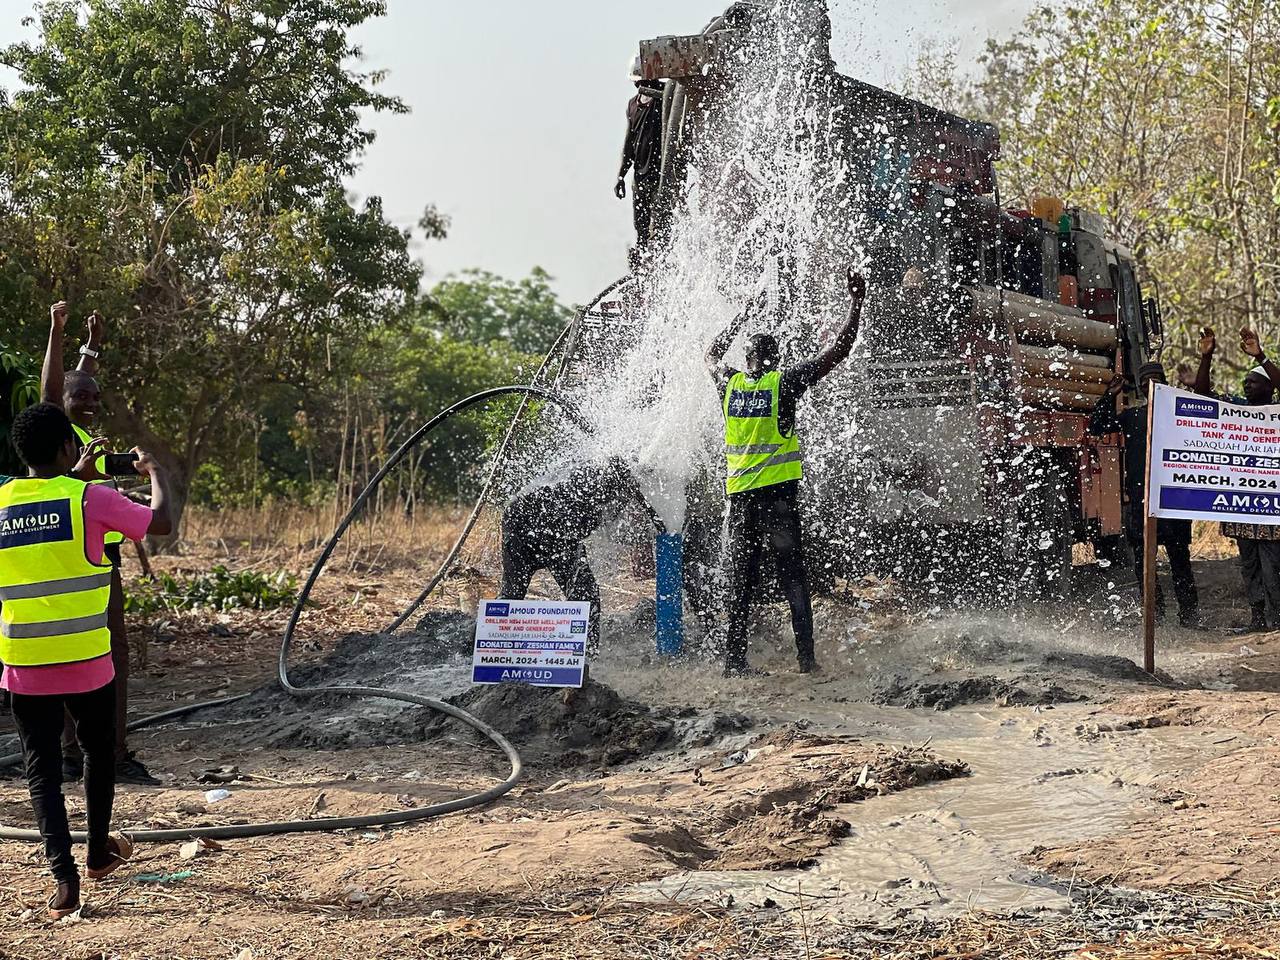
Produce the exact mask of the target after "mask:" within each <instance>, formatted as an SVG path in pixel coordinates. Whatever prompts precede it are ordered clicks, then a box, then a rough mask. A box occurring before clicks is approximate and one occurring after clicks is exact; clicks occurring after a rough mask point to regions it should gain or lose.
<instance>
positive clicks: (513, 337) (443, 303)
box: [425, 267, 574, 353]
mask: <svg viewBox="0 0 1280 960" xmlns="http://www.w3.org/2000/svg"><path fill="white" fill-rule="evenodd" d="M551 280H552V277H551V276H550V275H549V274H548V273H547V272H546V271H545V270H543V269H542V268H541V267H534V268H533V270H532V271H530V273H529V276H527V277H525V278H524V279H523V280H507V279H505V278H504V277H499V276H498V275H496V274H493V273H490V272H489V271H487V270H474V269H473V270H463V271H462V272H461V273H460V274H457V275H453V276H449V277H446V278H445V279H444V280H441V281H440V282H439V283H437V284H436V285H435V287H433V288H432V290H431V293H430V295H429V296H428V297H427V298H426V301H425V310H426V311H427V312H428V313H430V314H433V315H434V316H435V317H436V318H437V319H436V322H437V324H438V325H439V328H440V329H441V330H442V331H444V332H445V333H447V334H448V335H449V336H451V337H454V338H456V339H459V340H468V341H471V342H473V343H486V342H489V341H493V340H502V341H505V342H506V343H508V344H510V346H511V348H512V349H514V350H515V351H516V352H518V353H546V352H547V351H548V350H549V349H551V345H552V344H553V343H555V340H556V337H558V336H559V335H560V331H561V330H563V329H564V328H565V326H566V324H568V322H569V321H570V320H571V319H573V313H574V311H573V308H572V307H570V306H567V305H565V304H563V303H561V302H560V301H559V299H557V297H556V294H555V291H554V290H552V289H551Z"/></svg>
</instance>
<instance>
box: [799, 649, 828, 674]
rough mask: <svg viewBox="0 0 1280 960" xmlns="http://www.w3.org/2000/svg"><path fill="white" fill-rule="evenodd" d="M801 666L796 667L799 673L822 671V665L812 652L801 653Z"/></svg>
mask: <svg viewBox="0 0 1280 960" xmlns="http://www.w3.org/2000/svg"><path fill="white" fill-rule="evenodd" d="M797 659H798V663H799V666H798V667H797V668H796V669H797V672H799V673H821V672H822V667H821V666H819V665H818V660H817V658H816V657H815V656H814V655H813V654H812V653H810V654H804V653H802V654H800V656H799V657H798V658H797Z"/></svg>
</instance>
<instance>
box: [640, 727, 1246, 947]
mask: <svg viewBox="0 0 1280 960" xmlns="http://www.w3.org/2000/svg"><path fill="white" fill-rule="evenodd" d="M880 712H883V714H885V715H881V716H877V713H880ZM828 719H829V720H833V721H834V720H836V718H834V717H831V718H828ZM819 725H825V724H823V723H822V721H819ZM838 726H840V727H841V728H842V732H846V733H847V732H849V731H850V730H856V729H857V728H859V727H865V728H868V732H870V731H871V730H876V731H877V732H881V733H882V732H883V731H885V730H886V729H887V728H892V729H895V730H897V731H898V735H899V736H906V737H910V736H912V735H914V734H917V733H919V734H924V735H925V736H928V737H929V738H930V739H929V749H930V750H931V751H933V752H936V753H937V754H938V755H940V756H946V757H950V758H955V759H958V760H962V761H964V762H966V763H967V764H968V765H969V767H970V770H971V775H970V776H969V777H966V778H963V779H956V780H948V781H945V782H941V783H936V784H930V785H925V786H921V787H918V788H916V789H912V790H906V791H902V792H900V793H893V794H889V795H886V796H882V797H876V798H872V799H869V800H866V801H865V802H863V803H861V804H858V805H856V806H847V807H841V808H837V811H836V812H837V813H838V814H839V815H841V816H843V817H844V818H845V819H846V820H847V821H848V822H849V824H850V835H849V837H848V839H846V840H844V841H843V842H842V843H840V844H839V845H837V846H836V847H834V848H832V849H831V850H830V851H828V852H827V853H826V854H825V855H824V856H822V857H821V858H820V860H819V861H818V862H817V864H816V865H815V866H814V867H811V868H809V869H806V870H788V871H780V872H777V873H773V874H764V875H762V874H758V873H757V874H750V873H744V872H738V871H715V872H685V873H681V874H678V875H676V876H672V877H668V878H665V879H663V880H661V881H655V882H651V883H647V884H641V885H639V886H637V887H635V888H633V889H631V890H629V891H627V895H628V896H637V897H648V898H656V899H660V900H665V899H669V898H677V899H679V900H681V901H682V902H689V901H697V900H702V901H712V902H715V903H718V904H721V905H724V904H735V905H738V906H743V905H752V906H757V907H769V906H775V905H776V906H781V907H784V908H796V907H800V906H803V908H804V909H805V910H808V911H813V913H814V914H816V915H822V914H830V915H835V916H839V917H841V918H846V919H850V918H852V919H859V920H867V921H873V922H889V921H892V920H894V919H895V918H898V917H900V916H901V915H903V913H904V912H914V911H921V912H923V913H925V914H929V915H938V916H950V915H956V914H959V913H964V912H967V911H970V910H975V909H977V910H986V911H992V912H997V913H1004V914H1009V913H1024V912H1038V911H1066V910H1068V909H1069V908H1070V906H1071V900H1070V889H1069V888H1070V882H1069V879H1068V880H1065V881H1064V880H1061V879H1056V878H1052V877H1049V876H1047V875H1045V874H1042V873H1038V872H1036V871H1034V870H1033V869H1032V868H1030V867H1028V866H1026V865H1025V864H1024V863H1023V862H1022V859H1021V858H1022V857H1024V856H1025V855H1026V854H1027V853H1029V852H1030V851H1031V850H1032V849H1033V848H1035V847H1037V846H1051V845H1057V844H1061V843H1064V842H1069V841H1072V840H1082V839H1088V838H1090V837H1095V836H1100V835H1104V834H1107V833H1112V832H1115V831H1118V830H1121V829H1123V828H1125V827H1126V826H1128V825H1129V824H1131V823H1134V822H1136V820H1137V819H1138V818H1140V817H1143V816H1146V815H1149V814H1150V812H1151V810H1152V807H1153V802H1152V794H1153V791H1152V790H1151V789H1150V788H1151V786H1152V784H1153V782H1154V781H1155V780H1156V778H1157V777H1159V776H1160V775H1161V774H1166V773H1169V772H1171V771H1176V770H1178V769H1181V768H1182V767H1183V766H1185V765H1189V764H1191V763H1193V762H1196V761H1198V762H1203V761H1204V760H1205V759H1206V758H1207V757H1211V756H1215V755H1221V754H1224V753H1227V752H1230V750H1231V749H1234V748H1238V746H1239V744H1238V743H1235V744H1232V745H1231V746H1230V747H1228V746H1226V745H1223V744H1221V743H1220V741H1221V735H1220V732H1219V731H1214V730H1206V729H1187V728H1180V729H1173V728H1163V729H1158V730H1144V731H1141V735H1140V736H1139V735H1135V734H1134V733H1133V732H1126V733H1118V732H1117V733H1112V732H1105V731H1103V732H1099V731H1098V729H1097V726H1096V725H1091V716H1090V711H1089V710H1088V709H1087V708H1084V707H1081V706H1064V707H1058V708H1055V709H1052V710H1037V709H1030V710H1018V711H1016V713H1015V712H1014V711H1011V710H974V709H971V708H963V709H957V710H953V711H950V712H949V713H946V714H937V713H925V712H924V711H919V710H911V711H908V710H893V709H892V708H879V710H877V708H875V707H872V706H867V705H861V706H859V707H858V708H857V709H856V710H854V711H853V712H852V714H851V715H846V716H844V717H842V718H840V720H839V721H838ZM926 731H927V733H926ZM873 735H874V734H873ZM886 739H890V742H892V740H891V738H886ZM916 742H919V740H917V741H916ZM874 775H875V771H869V776H871V777H874Z"/></svg>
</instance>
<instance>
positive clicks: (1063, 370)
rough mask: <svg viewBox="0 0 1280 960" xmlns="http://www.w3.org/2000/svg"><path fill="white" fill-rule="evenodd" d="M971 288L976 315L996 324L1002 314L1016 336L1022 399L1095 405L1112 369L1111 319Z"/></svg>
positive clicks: (1002, 292) (1058, 405) (1033, 402)
mask: <svg viewBox="0 0 1280 960" xmlns="http://www.w3.org/2000/svg"><path fill="white" fill-rule="evenodd" d="M970 293H971V294H972V296H973V305H974V317H975V319H980V320H984V321H986V322H988V323H992V324H995V323H996V322H998V321H999V320H1000V318H1001V316H1002V315H1003V320H1004V322H1005V323H1007V324H1008V325H1009V327H1010V329H1011V330H1012V331H1013V333H1014V335H1015V336H1016V338H1017V341H1018V347H1017V361H1018V366H1019V367H1020V374H1021V375H1020V377H1019V388H1020V389H1019V396H1020V399H1021V401H1022V402H1023V403H1025V404H1029V405H1031V406H1036V407H1052V408H1057V409H1064V410H1079V411H1082V412H1083V411H1086V410H1092V409H1093V408H1094V406H1095V405H1096V404H1097V402H1098V397H1100V396H1102V394H1104V393H1105V392H1106V385H1107V382H1108V381H1110V379H1111V377H1112V375H1113V374H1112V369H1111V364H1112V357H1113V356H1114V353H1115V349H1116V342H1117V338H1116V329H1115V327H1114V326H1113V325H1112V324H1110V323H1104V322H1102V321H1099V320H1090V319H1089V318H1088V317H1086V316H1085V315H1084V314H1083V313H1082V312H1081V311H1080V310H1077V309H1076V308H1074V307H1068V306H1063V305H1062V304H1057V303H1049V302H1047V301H1044V300H1037V299H1035V298H1034V297H1028V296H1026V295H1025V294H1021V293H1015V292H1013V291H1011V290H1000V289H997V288H995V287H974V288H970ZM1002 307H1003V314H1002V310H1001V308H1002ZM1027 341H1031V342H1030V343H1028V342H1027ZM1036 344H1050V345H1052V346H1037V345H1036Z"/></svg>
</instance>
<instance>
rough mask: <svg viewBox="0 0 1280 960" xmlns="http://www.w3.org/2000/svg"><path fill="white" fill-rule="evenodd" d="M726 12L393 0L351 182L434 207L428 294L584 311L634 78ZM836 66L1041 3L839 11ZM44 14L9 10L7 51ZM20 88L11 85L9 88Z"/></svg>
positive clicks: (619, 263) (610, 208)
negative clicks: (437, 287)
mask: <svg viewBox="0 0 1280 960" xmlns="http://www.w3.org/2000/svg"><path fill="white" fill-rule="evenodd" d="M726 5H727V0H643V2H640V3H624V2H620V0H543V2H532V0H470V2H468V0H390V4H389V7H390V10H389V13H388V15H387V16H386V17H385V18H382V19H381V20H377V21H374V22H371V23H369V24H368V25H366V26H365V27H364V28H362V29H361V30H360V32H359V35H358V41H359V43H360V44H361V45H362V46H363V48H364V52H365V61H366V66H368V67H369V68H378V69H386V70H388V71H389V75H388V77H387V79H386V82H385V84H384V85H383V90H384V91H385V92H388V93H392V94H395V95H396V96H399V97H400V98H401V99H403V100H404V101H405V102H406V103H407V104H408V105H409V107H410V108H411V111H412V112H411V113H409V114H407V115H402V116H388V115H383V116H376V117H373V118H371V122H372V123H373V126H374V127H375V129H376V130H377V133H378V139H377V141H376V142H375V143H374V145H373V146H372V148H371V149H370V150H369V152H368V155H367V156H366V157H365V158H364V165H363V168H362V170H361V171H360V173H359V174H358V175H357V176H356V177H355V178H354V180H353V181H352V183H351V188H352V190H353V191H354V192H355V193H356V194H358V195H359V196H362V197H363V196H368V195H380V196H381V197H382V198H383V202H384V209H385V210H386V213H387V215H388V217H390V218H391V219H392V220H394V221H396V222H397V223H398V224H400V225H401V226H406V227H408V226H413V224H415V223H416V221H417V219H418V216H419V214H420V213H421V211H422V208H423V207H424V206H425V205H426V204H427V203H435V204H436V205H437V206H439V207H440V209H441V210H443V211H444V212H445V213H447V214H448V215H449V216H450V217H451V218H452V220H453V226H452V228H451V230H450V234H449V238H448V239H447V240H445V241H444V242H443V243H431V244H422V243H417V242H415V244H414V251H415V253H416V254H417V255H418V256H419V257H421V259H422V260H423V261H424V263H425V264H426V267H427V275H428V281H430V280H431V279H432V278H437V277H440V276H442V275H444V274H446V273H448V272H449V271H452V270H458V269H461V268H464V267H470V266H477V267H484V268H486V269H489V270H493V271H495V272H498V273H502V274H506V275H509V276H512V277H520V276H524V275H525V274H526V273H528V271H529V269H530V268H531V267H533V266H535V265H537V266H541V267H543V268H544V269H546V270H547V271H549V272H550V273H551V274H552V275H553V276H554V277H555V278H556V287H557V289H558V290H559V291H560V293H561V295H562V296H563V297H565V298H566V299H569V300H571V301H575V302H579V301H583V300H586V299H588V298H590V297H591V295H592V294H594V293H595V292H596V291H597V290H599V289H600V288H602V287H604V286H605V285H606V284H607V283H609V282H610V281H611V280H613V279H615V278H616V277H617V276H619V275H620V274H621V273H622V272H623V271H624V269H625V263H626V248H627V243H628V242H629V240H630V238H631V236H632V231H631V216H630V201H629V200H628V201H626V202H623V201H619V200H616V199H615V198H614V196H613V181H614V175H615V173H616V170H617V165H618V153H619V150H620V147H621V138H622V129H623V123H624V121H623V111H624V109H625V105H626V100H627V98H628V97H629V96H630V94H631V93H632V92H633V90H632V88H631V86H630V84H629V83H628V81H627V66H628V63H629V61H630V58H631V57H632V56H633V55H634V53H635V51H636V47H637V43H638V42H639V40H640V39H641V38H647V37H654V36H659V35H661V34H672V33H697V32H698V31H700V30H701V29H702V27H703V26H704V25H705V24H706V22H707V21H708V20H710V19H711V18H712V17H713V16H715V15H716V14H718V13H720V12H721V11H723V9H724V8H725V6H726ZM830 5H831V14H832V27H833V33H834V48H835V49H834V50H833V54H834V56H835V59H836V62H837V64H838V65H839V67H840V69H841V71H842V72H844V73H848V74H851V75H853V76H856V77H860V78H862V79H865V80H869V81H871V82H873V83H881V84H883V83H885V82H886V81H891V80H892V79H893V78H895V77H896V76H898V75H899V73H900V71H901V70H902V69H903V67H904V66H905V65H906V64H907V63H908V62H910V60H911V58H912V56H913V54H914V51H915V50H916V49H918V47H919V44H920V43H921V42H922V41H924V40H929V39H939V40H948V39H954V40H956V41H957V42H959V44H960V45H961V51H962V53H964V54H966V55H969V56H972V55H974V54H976V53H977V52H978V51H979V50H980V49H981V46H982V44H983V41H984V40H985V39H986V37H987V36H988V35H990V34H992V33H1004V32H1007V31H1008V30H1009V29H1011V28H1012V27H1013V26H1014V25H1016V24H1017V22H1018V21H1019V20H1020V19H1021V18H1022V17H1023V16H1024V15H1025V14H1026V12H1027V11H1028V10H1029V9H1030V8H1031V6H1032V0H986V2H979V3H974V2H961V0H830ZM31 8H32V3H31V0H0V38H3V39H4V40H6V41H7V40H9V39H13V38H16V37H17V36H21V35H26V34H27V33H29V31H26V30H23V29H22V28H21V27H20V26H19V22H20V20H21V19H22V17H23V16H24V15H26V14H28V13H29V12H30V11H31ZM11 82H12V78H11V77H9V76H0V83H3V84H5V85H8V84H10V83H11Z"/></svg>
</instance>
